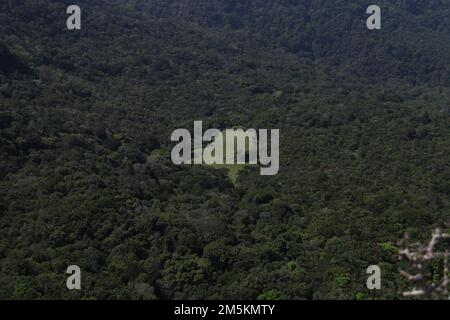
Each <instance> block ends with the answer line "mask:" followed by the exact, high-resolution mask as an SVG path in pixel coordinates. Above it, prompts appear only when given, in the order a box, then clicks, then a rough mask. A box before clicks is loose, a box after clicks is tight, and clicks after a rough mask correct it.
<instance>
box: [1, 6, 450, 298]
mask: <svg viewBox="0 0 450 320" xmlns="http://www.w3.org/2000/svg"><path fill="white" fill-rule="evenodd" d="M77 3H78V4H79V5H80V6H81V7H82V14H83V16H82V29H81V30H80V31H68V30H67V29H66V26H65V19H66V17H67V16H66V14H65V13H66V7H67V5H69V4H72V3H68V1H65V0H59V1H58V0H16V1H8V2H7V1H2V2H1V3H0V155H1V156H0V239H1V240H0V298H12V299H43V298H65V299H80V298H82V299H88V298H93V299H129V298H131V299H180V298H185V299H256V298H258V299H319V298H326V299H395V298H399V297H400V296H399V292H401V291H402V290H403V289H404V288H407V286H408V285H407V283H405V280H404V279H402V277H401V276H400V274H399V273H398V259H397V257H396V252H395V245H394V244H395V243H396V242H397V240H398V239H401V238H402V236H403V233H404V232H409V234H410V235H411V237H412V238H414V239H419V240H420V239H427V238H428V236H429V232H430V230H432V229H433V228H434V227H438V226H441V225H442V224H443V223H444V222H445V221H449V220H450V219H449V217H450V211H449V208H450V201H449V195H450V182H449V181H450V163H449V160H448V159H449V154H450V134H449V130H450V109H449V106H450V99H449V97H450V95H449V93H450V90H449V85H450V82H449V81H450V54H449V53H450V19H448V18H449V17H448V13H449V12H450V4H449V2H448V1H441V0H427V1H425V0H423V1H422V0H410V1H400V0H399V1H386V0H380V1H379V5H380V6H381V8H382V10H383V27H382V30H380V31H369V30H367V28H366V26H365V19H366V17H367V15H366V13H365V10H366V8H367V6H368V5H370V4H372V3H369V1H357V2H355V1H346V0H335V1H312V0H303V1H276V2H274V1H267V0H254V1H237V0H201V1H192V0H155V1H149V0H145V1H144V0H127V1H123V0H120V1H119V0H109V1H104V0H99V1H87V0H79V1H77ZM194 120H202V121H203V125H204V127H208V128H219V129H222V130H223V129H226V128H233V127H243V128H268V129H270V128H279V129H280V133H281V137H280V138H281V141H280V142H281V150H280V156H281V158H280V164H281V169H280V172H279V174H278V175H277V176H274V177H261V176H260V175H259V171H258V168H257V167H253V166H247V167H245V168H242V170H239V171H238V172H236V173H234V174H233V179H235V181H231V180H230V177H229V176H228V173H229V172H228V171H227V170H217V169H216V168H212V167H208V166H180V167H178V166H174V165H173V164H172V162H171V161H170V149H171V147H172V144H171V142H170V135H171V133H172V131H173V130H175V129H177V128H190V127H191V126H192V123H193V121H194ZM71 264H77V265H79V266H80V267H81V269H82V270H83V278H82V279H83V280H82V281H83V282H82V290H81V291H68V290H67V289H66V287H65V281H66V275H65V270H66V268H67V266H69V265H71ZM373 264H377V265H379V266H380V267H381V269H382V277H383V278H382V290H380V291H369V290H367V288H366V278H367V274H366V268H367V267H368V266H369V265H373Z"/></svg>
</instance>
